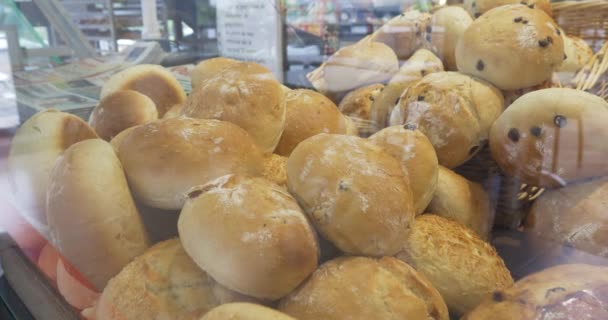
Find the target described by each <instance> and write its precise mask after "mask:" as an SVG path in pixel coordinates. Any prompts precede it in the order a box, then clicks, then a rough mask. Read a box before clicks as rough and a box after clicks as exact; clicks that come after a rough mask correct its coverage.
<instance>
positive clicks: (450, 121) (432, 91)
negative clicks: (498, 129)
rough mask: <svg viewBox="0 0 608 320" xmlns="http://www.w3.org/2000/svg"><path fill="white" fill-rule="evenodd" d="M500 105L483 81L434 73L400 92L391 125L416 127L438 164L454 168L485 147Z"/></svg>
mask: <svg viewBox="0 0 608 320" xmlns="http://www.w3.org/2000/svg"><path fill="white" fill-rule="evenodd" d="M503 104H504V101H503V97H502V94H501V93H500V91H499V90H498V89H496V88H495V87H494V86H492V85H490V84H489V83H487V82H485V81H482V80H478V79H475V78H472V77H470V76H467V75H464V74H460V73H457V72H437V73H432V74H429V75H427V76H425V77H424V78H422V80H420V81H418V82H417V83H416V84H415V85H413V86H412V87H410V88H408V90H407V91H405V92H404V93H403V95H402V96H401V98H400V99H399V105H398V106H397V107H396V108H395V109H394V110H393V112H392V114H391V119H390V123H391V125H404V124H405V125H409V126H414V127H416V128H418V130H420V131H422V133H424V134H425V135H426V136H427V137H428V138H429V140H430V141H431V143H432V144H433V147H434V148H435V151H436V152H437V158H438V159H439V164H441V165H442V166H445V167H448V168H454V167H457V166H459V165H461V164H463V163H464V162H466V161H467V160H469V159H470V158H472V157H473V156H474V155H475V154H477V152H478V151H479V150H480V149H481V147H482V146H484V145H485V143H486V142H487V140H488V134H489V131H490V127H491V126H492V123H493V122H494V120H496V118H498V116H499V115H500V113H501V112H502V111H503V109H504V105H503Z"/></svg>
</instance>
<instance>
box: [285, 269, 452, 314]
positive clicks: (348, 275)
mask: <svg viewBox="0 0 608 320" xmlns="http://www.w3.org/2000/svg"><path fill="white" fill-rule="evenodd" d="M279 310H281V311H283V312H285V313H287V314H289V315H291V316H293V317H294V318H296V319H299V320H317V319H324V320H341V319H383V320H397V319H411V320H428V319H433V320H448V319H449V316H448V310H447V307H446V305H445V302H443V299H442V298H441V295H440V294H439V293H438V292H437V290H436V289H435V288H433V286H432V285H431V283H430V282H429V281H428V280H427V279H426V278H425V277H424V276H422V275H421V274H420V273H418V272H416V270H414V269H413V268H412V267H410V266H408V265H407V264H405V263H403V262H402V261H399V260H398V259H395V258H393V257H383V258H379V259H373V258H364V257H343V258H337V259H334V260H331V261H329V262H326V263H325V264H323V265H322V266H321V267H320V268H319V269H318V270H317V271H315V273H313V275H312V277H310V278H309V279H308V280H307V281H306V282H305V283H304V284H303V285H302V286H300V288H298V289H297V290H296V291H294V292H293V293H291V294H290V295H289V296H287V297H286V298H284V299H283V300H282V301H281V303H280V306H279Z"/></svg>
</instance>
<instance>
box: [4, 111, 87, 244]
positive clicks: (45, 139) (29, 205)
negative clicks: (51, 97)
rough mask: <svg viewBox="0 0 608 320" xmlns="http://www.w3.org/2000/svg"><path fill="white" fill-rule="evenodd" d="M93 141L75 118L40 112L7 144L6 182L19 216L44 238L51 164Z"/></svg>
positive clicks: (84, 123) (80, 120)
mask: <svg viewBox="0 0 608 320" xmlns="http://www.w3.org/2000/svg"><path fill="white" fill-rule="evenodd" d="M94 138H97V134H96V133H95V131H94V130H93V129H92V128H91V127H90V126H89V125H88V124H87V123H86V122H85V121H83V120H82V119H80V118H78V117H77V116H75V115H72V114H69V113H64V112H59V111H57V110H47V111H42V112H39V113H37V114H35V115H34V116H32V117H31V118H29V119H28V120H27V121H25V122H24V123H23V124H22V125H21V127H20V128H19V129H17V132H16V133H15V136H14V137H13V140H12V141H11V149H10V151H9V155H8V161H7V163H8V181H9V183H10V186H11V189H12V191H13V195H14V197H15V200H16V201H15V205H16V206H17V208H18V209H19V212H20V213H21V215H22V216H23V217H24V218H25V220H27V222H28V223H29V224H31V225H32V227H34V228H35V229H36V230H37V231H38V232H40V234H42V235H43V236H44V237H45V238H47V239H48V237H49V233H48V225H47V219H46V188H47V185H48V183H49V175H50V173H51V170H52V168H53V166H54V165H55V161H56V160H57V158H58V157H59V156H60V155H61V153H63V152H64V151H65V150H66V149H67V148H69V147H70V146H71V145H72V144H74V143H76V142H79V141H82V140H86V139H94Z"/></svg>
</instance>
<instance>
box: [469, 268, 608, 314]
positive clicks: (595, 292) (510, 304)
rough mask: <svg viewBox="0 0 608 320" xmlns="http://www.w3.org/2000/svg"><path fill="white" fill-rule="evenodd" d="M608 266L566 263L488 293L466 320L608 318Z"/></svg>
mask: <svg viewBox="0 0 608 320" xmlns="http://www.w3.org/2000/svg"><path fill="white" fill-rule="evenodd" d="M607 290H608V268H606V267H600V266H591V265H586V264H564V265H560V266H555V267H551V268H548V269H545V270H543V271H540V272H537V273H534V274H531V275H529V276H527V277H525V278H523V279H521V280H519V281H517V282H516V283H515V285H513V286H512V287H511V288H508V289H506V290H499V291H495V292H493V293H492V294H491V295H488V296H487V297H486V298H485V299H484V300H483V302H482V303H481V304H480V305H479V306H477V307H476V308H475V309H474V310H473V311H471V312H470V313H469V314H468V315H466V316H465V317H463V320H485V319H494V320H507V319H509V320H511V319H521V320H550V319H551V320H554V319H564V320H565V319H577V320H596V319H608V293H607V292H608V291H607Z"/></svg>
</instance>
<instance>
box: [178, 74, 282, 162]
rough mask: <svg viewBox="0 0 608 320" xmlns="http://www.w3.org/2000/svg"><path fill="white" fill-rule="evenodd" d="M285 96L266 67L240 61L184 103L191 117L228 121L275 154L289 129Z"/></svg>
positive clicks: (184, 110) (195, 91) (259, 145)
mask: <svg viewBox="0 0 608 320" xmlns="http://www.w3.org/2000/svg"><path fill="white" fill-rule="evenodd" d="M284 97H285V95H284V94H283V89H282V87H281V84H280V83H279V82H278V81H276V80H275V79H274V76H273V75H272V73H271V72H270V71H269V70H268V69H266V68H265V67H263V66H261V65H259V64H257V63H253V62H238V63H235V64H232V65H230V66H228V67H226V68H224V69H223V70H222V71H221V72H220V73H218V74H217V75H216V76H215V77H213V78H211V79H209V80H207V81H205V83H204V85H202V86H200V87H198V88H196V89H195V90H194V91H193V92H192V94H191V95H190V96H189V97H188V99H187V100H186V102H185V104H184V108H183V110H182V113H183V114H184V115H186V116H188V117H192V118H201V119H217V120H223V121H228V122H232V123H234V124H236V125H237V126H239V127H241V128H243V129H245V131H247V132H248V133H249V134H250V135H251V137H252V138H253V140H254V141H255V142H256V144H257V145H258V147H259V148H260V150H262V151H263V152H265V153H268V154H269V153H272V151H273V150H274V149H275V147H276V146H277V144H278V143H279V139H280V138H281V133H283V129H284V127H285V114H286V106H285V99H284Z"/></svg>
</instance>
